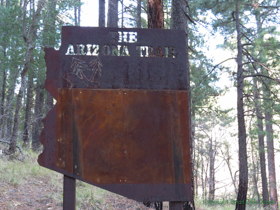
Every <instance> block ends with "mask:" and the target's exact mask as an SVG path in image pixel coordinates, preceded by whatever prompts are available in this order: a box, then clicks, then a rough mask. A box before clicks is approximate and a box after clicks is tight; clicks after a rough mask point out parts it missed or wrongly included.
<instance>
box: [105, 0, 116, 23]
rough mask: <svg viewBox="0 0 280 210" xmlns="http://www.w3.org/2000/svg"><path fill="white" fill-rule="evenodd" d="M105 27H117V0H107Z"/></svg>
mask: <svg viewBox="0 0 280 210" xmlns="http://www.w3.org/2000/svg"><path fill="white" fill-rule="evenodd" d="M107 18H108V19H107V27H115V28H117V27H118V21H119V19H118V0H109V3H108V17H107Z"/></svg>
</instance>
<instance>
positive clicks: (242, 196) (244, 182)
mask: <svg viewBox="0 0 280 210" xmlns="http://www.w3.org/2000/svg"><path fill="white" fill-rule="evenodd" d="M235 15H236V17H235V19H236V31H237V49H238V53H237V66H238V68H237V118H238V147H239V186H238V196H237V201H238V202H236V208H235V209H237V210H245V208H246V199H247V190H248V163H247V148H246V129H245V120H244V104H243V80H244V76H243V69H242V44H241V30H240V22H239V2H238V0H236V11H235Z"/></svg>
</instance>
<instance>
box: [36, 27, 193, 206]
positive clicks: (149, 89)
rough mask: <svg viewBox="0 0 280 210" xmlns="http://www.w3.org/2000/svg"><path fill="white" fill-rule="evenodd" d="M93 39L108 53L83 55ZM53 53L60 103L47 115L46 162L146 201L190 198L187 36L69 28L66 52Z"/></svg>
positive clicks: (50, 71) (51, 81)
mask: <svg viewBox="0 0 280 210" xmlns="http://www.w3.org/2000/svg"><path fill="white" fill-rule="evenodd" d="M118 31H121V33H123V32H125V33H131V34H132V35H133V33H134V35H135V34H137V41H136V39H135V40H134V41H132V42H131V40H130V38H129V37H127V39H128V40H130V41H127V40H126V42H125V41H124V40H123V38H116V37H114V36H112V34H113V35H116V33H117V32H118ZM112 37H113V38H112ZM87 44H91V45H93V44H94V45H99V46H101V47H100V53H97V54H96V55H92V54H93V52H94V49H93V48H90V47H88V48H89V50H90V51H88V49H87V48H84V53H83V49H82V48H83V46H87ZM77 45H78V46H79V47H80V49H79V48H75V46H77ZM69 46H70V47H69ZM71 46H73V49H74V52H71ZM102 46H103V47H102ZM104 46H105V47H104ZM106 46H110V47H111V48H110V47H106ZM114 46H117V47H118V46H120V48H119V49H120V50H119V51H114V49H116V48H114ZM125 46H126V47H127V49H128V51H126V52H129V55H128V54H125V53H124V54H121V53H120V52H121V51H122V50H121V49H122V47H123V49H124V48H125ZM139 46H147V51H146V52H145V51H139V50H138V49H139ZM148 46H150V48H149V49H148ZM152 46H153V49H157V50H154V51H153V52H150V54H149V50H151V47H152ZM102 49H104V50H103V51H102ZM112 49H113V50H112ZM143 49H144V48H143ZM109 51H110V53H111V54H110V53H109ZM111 51H112V52H115V53H112V52H111ZM45 52H46V55H45V60H46V64H47V79H46V83H45V87H46V89H47V91H49V92H50V93H51V94H52V96H53V97H54V98H55V99H56V100H57V102H58V103H57V105H56V106H55V107H54V108H53V109H52V110H51V111H50V112H49V113H48V114H47V116H46V118H45V119H44V120H43V122H44V129H43V131H42V133H41V137H40V141H41V143H42V144H43V145H44V151H43V153H42V154H41V155H40V156H39V158H38V162H39V164H40V165H42V166H44V167H47V168H50V169H52V170H55V171H57V172H60V173H63V174H65V175H67V176H70V177H73V178H76V179H80V180H82V181H85V182H88V183H91V184H94V185H96V186H98V187H101V188H104V189H106V190H109V191H112V192H115V193H118V194H121V195H123V196H126V197H128V198H132V199H135V200H138V201H186V200H189V199H190V194H191V192H190V189H191V187H190V186H191V179H190V174H191V173H190V170H191V169H190V152H189V140H188V136H189V131H188V107H187V92H186V91H184V90H186V87H187V85H186V64H185V56H186V54H185V48H184V33H183V32H182V31H175V30H157V29H149V30H148V29H119V28H118V29H116V28H81V27H63V30H62V45H61V48H60V50H59V51H56V50H54V49H50V48H48V49H45ZM123 52H125V51H123ZM87 53H89V54H90V55H87ZM118 53H119V54H118ZM138 53H141V54H138ZM143 89H144V90H143Z"/></svg>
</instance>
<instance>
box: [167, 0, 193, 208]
mask: <svg viewBox="0 0 280 210" xmlns="http://www.w3.org/2000/svg"><path fill="white" fill-rule="evenodd" d="M186 2H187V0H186V1H184V0H172V14H171V18H172V25H171V29H179V30H184V31H185V33H186V55H187V56H186V64H187V68H186V72H187V91H188V108H189V110H188V113H189V114H188V115H189V116H192V115H191V88H190V63H189V45H188V40H189V33H188V22H187V19H186V16H185V14H184V12H183V7H184V6H185V7H186V6H187V5H186ZM188 120H189V126H190V127H189V131H192V122H191V117H189V119H188ZM189 140H190V150H191V151H190V154H191V179H192V193H191V195H192V199H191V201H190V203H191V204H192V206H193V208H195V205H194V179H193V167H194V163H193V159H194V158H193V146H192V145H193V136H192V132H189ZM188 206H190V205H187V207H185V209H187V208H189V207H188Z"/></svg>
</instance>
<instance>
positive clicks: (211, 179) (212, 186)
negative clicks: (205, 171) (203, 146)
mask: <svg viewBox="0 0 280 210" xmlns="http://www.w3.org/2000/svg"><path fill="white" fill-rule="evenodd" d="M209 140H210V142H209V144H210V145H209V162H210V168H209V197H208V199H209V200H211V201H213V200H214V197H215V176H214V173H215V172H214V170H215V167H214V161H215V159H214V150H213V140H212V138H210V139H209Z"/></svg>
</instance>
